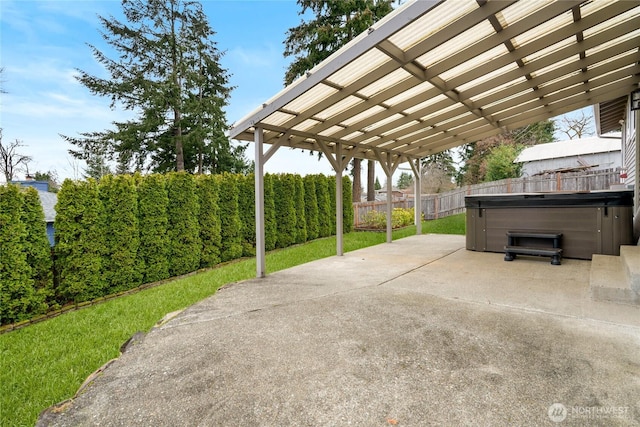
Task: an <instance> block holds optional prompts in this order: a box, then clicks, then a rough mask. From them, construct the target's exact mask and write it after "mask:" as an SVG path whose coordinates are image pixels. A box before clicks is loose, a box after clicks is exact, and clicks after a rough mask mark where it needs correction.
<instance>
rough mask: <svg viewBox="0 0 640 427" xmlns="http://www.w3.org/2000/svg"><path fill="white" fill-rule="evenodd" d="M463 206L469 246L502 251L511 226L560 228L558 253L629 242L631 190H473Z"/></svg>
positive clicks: (610, 249)
mask: <svg viewBox="0 0 640 427" xmlns="http://www.w3.org/2000/svg"><path fill="white" fill-rule="evenodd" d="M465 207H466V208H467V236H466V237H467V249H468V250H472V251H480V252H484V251H486V252H504V246H505V245H506V244H507V237H506V233H507V231H512V230H524V231H551V232H557V233H562V242H561V246H562V249H563V258H577V259H591V257H592V256H593V254H603V255H620V245H630V244H633V191H628V190H625V191H592V192H578V193H564V192H562V193H519V194H486V195H475V196H466V197H465ZM535 244H536V243H535V242H532V245H535Z"/></svg>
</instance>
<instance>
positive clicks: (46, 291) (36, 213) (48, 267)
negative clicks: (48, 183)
mask: <svg viewBox="0 0 640 427" xmlns="http://www.w3.org/2000/svg"><path fill="white" fill-rule="evenodd" d="M23 196H24V204H23V207H22V222H23V223H24V225H25V227H26V231H27V234H26V240H25V247H24V251H25V254H26V255H27V263H28V264H29V266H30V267H31V270H32V278H33V281H34V286H35V291H36V298H35V301H34V303H35V307H34V308H33V310H32V313H31V314H42V313H45V312H46V310H47V306H48V304H50V303H53V302H54V301H53V261H52V257H51V246H50V245H49V239H48V237H47V224H46V222H45V220H44V211H43V210H42V204H41V203H40V196H39V195H38V191H37V190H36V189H35V188H32V187H29V188H26V189H25V190H24V192H23Z"/></svg>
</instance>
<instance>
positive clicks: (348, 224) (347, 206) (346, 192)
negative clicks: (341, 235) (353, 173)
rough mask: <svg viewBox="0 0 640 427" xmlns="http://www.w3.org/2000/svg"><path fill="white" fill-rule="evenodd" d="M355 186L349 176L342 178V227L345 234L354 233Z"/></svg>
mask: <svg viewBox="0 0 640 427" xmlns="http://www.w3.org/2000/svg"><path fill="white" fill-rule="evenodd" d="M352 194H353V186H352V184H351V179H349V177H348V176H343V177H342V227H343V231H344V232H345V233H351V232H352V231H353V203H352V200H351V199H352Z"/></svg>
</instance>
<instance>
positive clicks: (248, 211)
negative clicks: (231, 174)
mask: <svg viewBox="0 0 640 427" xmlns="http://www.w3.org/2000/svg"><path fill="white" fill-rule="evenodd" d="M265 204H266V202H265ZM238 212H239V215H240V222H242V255H243V256H254V255H255V254H256V192H255V175H254V174H250V175H246V176H244V175H238ZM265 220H266V219H265Z"/></svg>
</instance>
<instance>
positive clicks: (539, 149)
mask: <svg viewBox="0 0 640 427" xmlns="http://www.w3.org/2000/svg"><path fill="white" fill-rule="evenodd" d="M515 162H516V163H522V176H534V175H542V174H544V173H555V172H575V171H580V170H600V169H616V168H621V167H622V153H621V143H620V137H617V138H615V137H612V138H601V137H593V138H582V139H573V140H568V141H558V142H551V143H547V144H538V145H534V146H531V147H528V148H525V149H524V150H522V152H521V153H520V155H519V156H518V157H517V158H516V160H515Z"/></svg>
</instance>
